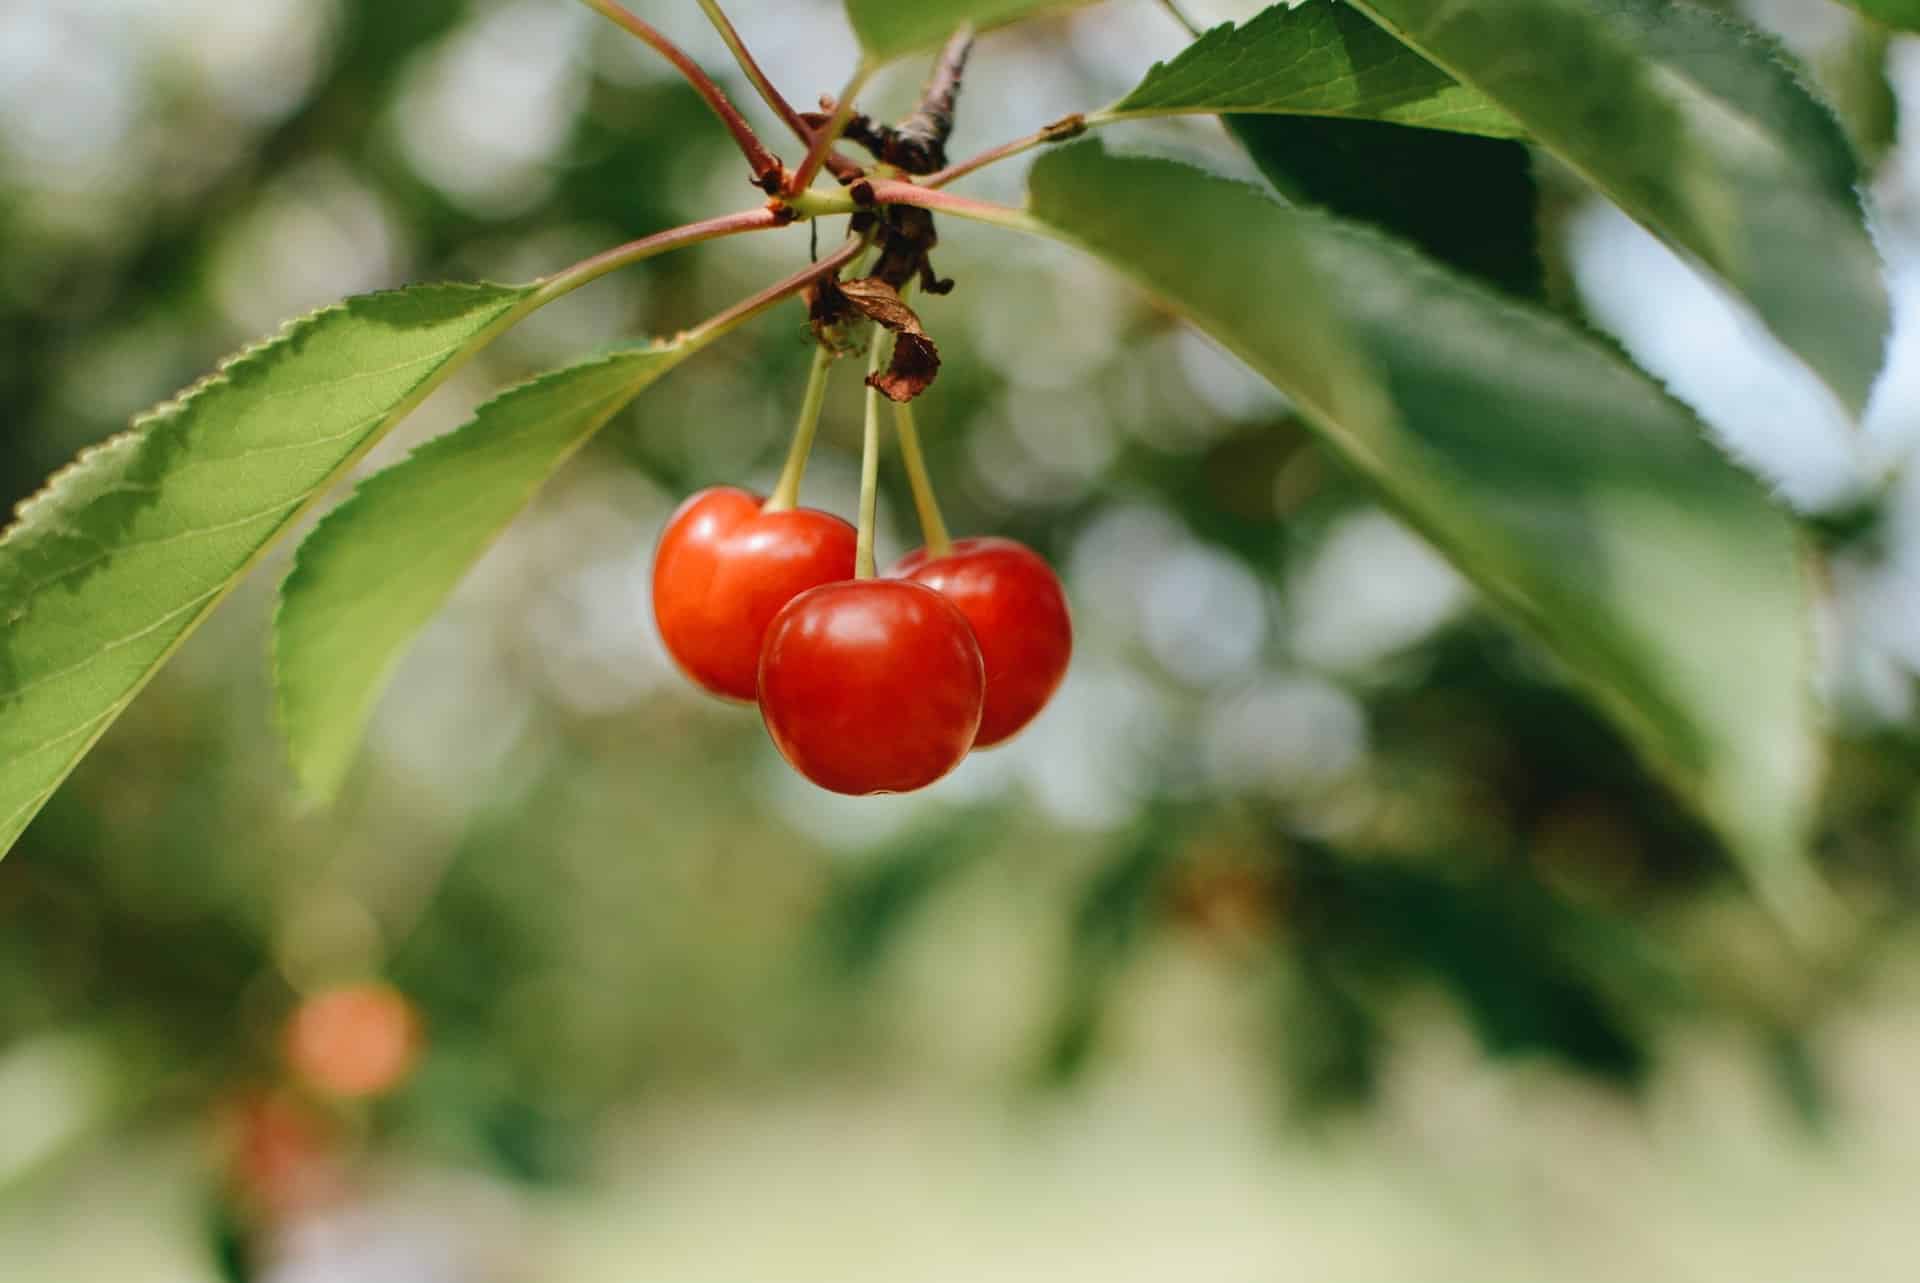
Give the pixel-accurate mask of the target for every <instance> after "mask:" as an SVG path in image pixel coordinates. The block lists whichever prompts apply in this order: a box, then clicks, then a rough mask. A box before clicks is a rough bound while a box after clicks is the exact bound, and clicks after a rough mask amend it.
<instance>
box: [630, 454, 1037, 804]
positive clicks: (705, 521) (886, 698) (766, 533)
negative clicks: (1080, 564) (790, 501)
mask: <svg viewBox="0 0 1920 1283" xmlns="http://www.w3.org/2000/svg"><path fill="white" fill-rule="evenodd" d="M856 541H857V535H856V533H855V531H854V528H853V527H852V526H851V525H849V524H847V523H846V522H845V521H842V520H841V519H840V518H838V517H836V516H833V515H832V514H831V513H825V512H820V511H818V510H815V509H810V508H789V509H784V510H778V511H768V510H766V508H765V506H764V502H763V501H762V499H761V498H760V497H759V496H758V495H754V494H750V493H748V492H747V491H745V490H740V489H736V488H734V487H731V486H720V487H715V488H713V489H710V490H703V491H701V492H700V493H699V494H696V495H694V496H693V497H692V498H690V499H688V500H687V501H686V502H685V503H683V504H682V505H681V506H680V509H679V511H677V512H675V513H674V515H673V518H672V519H671V520H670V521H668V523H667V528H666V531H665V532H664V533H663V534H662V535H661V537H660V548H659V552H658V553H657V554H656V556H655V558H654V566H653V610H654V616H655V618H656V619H657V620H658V621H659V625H660V637H661V640H662V641H663V642H664V643H665V644H666V648H667V652H668V653H669V654H670V655H672V656H673V659H674V662H675V663H677V664H678V665H679V666H680V668H681V670H682V671H683V672H685V673H686V674H687V676H688V677H690V678H691V679H692V680H693V681H694V682H696V683H698V684H699V685H700V686H702V687H704V688H705V689H706V690H708V691H711V692H712V693H713V694H716V695H721V696H726V697H729V698H733V699H743V700H753V699H757V700H758V701H759V704H760V712H761V716H762V717H763V718H764V719H765V720H766V724H767V731H768V733H769V734H771V735H772V736H773V742H774V744H775V745H776V746H777V747H778V748H779V750H780V752H781V754H782V756H784V757H785V758H786V759H787V761H788V762H789V763H791V764H792V766H793V767H794V769H795V770H797V771H799V772H800V773H801V774H802V775H804V776H806V777H807V778H808V779H810V780H812V781H813V782H814V783H815V784H818V785H819V786H820V787H822V788H825V789H831V790H832V791H833V792H835V793H853V794H867V793H905V792H908V791H910V790H913V789H917V788H923V787H925V786H926V785H928V784H931V783H933V782H934V781H935V780H937V779H939V778H940V777H941V776H943V775H945V774H946V773H947V772H949V771H951V770H952V769H953V768H954V767H956V766H958V765H959V764H960V760H961V759H962V758H964V757H965V756H966V755H967V753H968V751H969V750H971V749H975V748H987V747H990V746H992V745H994V744H999V743H1002V742H1003V741H1005V740H1007V739H1008V738H1010V737H1011V736H1013V735H1014V734H1015V733H1016V732H1018V731H1019V730H1020V729H1021V728H1022V727H1024V726H1025V725H1026V724H1027V723H1028V722H1030V721H1032V720H1033V719H1034V717H1035V716H1036V715H1037V714H1038V713H1039V712H1040V710H1041V708H1042V707H1044V706H1045V705H1046V703H1047V701H1048V700H1049V699H1050V698H1052V696H1053V692H1054V691H1055V690H1056V689H1058V687H1059V685H1060V681H1061V679H1062V678H1063V677H1064V676H1065V675H1066V671H1067V659H1068V657H1069V655H1070V654H1071V652H1072V649H1073V628H1072V624H1071V622H1070V621H1069V619H1068V615H1067V603H1066V597H1065V594H1064V593H1062V592H1061V589H1060V581H1059V578H1058V577H1057V576H1055V574H1054V573H1053V570H1052V568H1051V567H1049V566H1048V565H1047V563H1046V562H1045V561H1043V560H1042V559H1041V558H1040V557H1039V556H1038V555H1037V554H1036V553H1034V552H1033V551H1032V550H1031V549H1029V548H1027V547H1025V546H1024V545H1021V544H1018V543H1015V542H1014V541H1013V540H1011V539H992V538H989V539H959V540H955V541H954V543H953V546H952V547H951V549H949V550H948V551H947V552H945V553H944V554H942V555H940V556H933V555H930V554H929V552H928V551H927V550H926V549H921V550H919V551H917V552H914V553H911V554H909V555H908V556H907V557H905V558H903V559H902V560H901V561H900V563H899V564H898V565H896V566H895V567H894V568H893V569H892V570H891V571H890V572H889V573H888V574H887V575H886V576H884V577H880V578H871V579H856V578H854V577H853V575H854V551H855V544H856Z"/></svg>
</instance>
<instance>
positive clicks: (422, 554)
mask: <svg viewBox="0 0 1920 1283" xmlns="http://www.w3.org/2000/svg"><path fill="white" fill-rule="evenodd" d="M699 346H700V345H699V344H698V343H690V342H681V343H679V344H662V345H659V346H655V347H647V348H637V349H634V350H632V351H625V352H618V353H614V354H612V355H609V356H605V357H602V358H600V359H598V360H594V361H588V362H586V363H584V364H581V365H575V366H571V367H569V368H567V369H564V370H558V371H555V372H554V373H551V374H548V375H545V376H543V377H541V378H538V379H535V380H533V381H532V382H530V383H525V384H522V385H521V386H519V387H517V388H514V389H512V390H511V391H509V392H506V393H504V394H502V395H501V396H499V397H497V398H496V399H494V400H492V401H490V402H488V403H487V404H486V405H484V406H482V407H480V409H479V411H478V412H477V413H476V414H475V416H474V417H473V419H471V420H470V421H469V422H468V423H467V424H466V425H465V426H464V427H462V428H460V429H458V430H457V431H454V432H450V433H448V434H447V435H446V436H443V437H437V438H435V439H434V440H432V441H430V442H428V443H427V444H426V445H424V446H422V447H421V448H420V449H418V450H416V451H414V452H413V454H411V455H410V456H408V457H407V458H406V459H405V460H403V461H402V462H400V463H397V464H395V465H394V466H393V467H391V468H388V469H386V470H385V471H383V472H380V473H376V474H375V475H374V476H372V477H370V478H368V479H367V480H366V481H364V482H362V483H361V485H360V487H359V488H358V489H357V490H355V491H354V493H353V495H352V496H351V497H350V498H348V499H347V500H346V502H344V503H342V504H341V505H340V506H339V507H338V508H336V509H334V510H333V511H332V512H330V513H328V514H327V516H326V518H325V519H324V520H322V521H321V523H320V524H319V525H318V526H316V527H315V528H314V531H313V533H312V534H311V535H309V536H308V537H307V540H306V542H305V543H303V544H301V546H300V552H299V554H298V557H297V558H296V560H295V563H294V567H293V570H292V571H291V572H290V573H289V574H288V575H287V580H286V583H285V585H284V586H283V587H282V589H281V597H280V609H279V612H278V614H277V615H276V616H275V619H274V675H275V684H276V686H277V688H278V696H279V704H280V717H281V725H282V728H283V729H284V730H285V732H286V736H287V744H288V750H289V752H290V754H291V756H292V760H293V765H294V772H295V774H296V775H297V776H298V777H299V779H300V782H301V785H302V787H303V788H304V789H305V790H306V792H307V793H308V794H309V795H310V796H312V797H314V798H316V799H322V800H324V799H327V798H331V797H332V796H333V795H334V794H335V793H337V792H338V791H339V787H340V784H341V782H342V780H344V778H345V777H346V773H347V769H348V767H349V766H350V765H351V763H352V760H353V754H354V750H355V748H356V747H357V745H358V744H359V740H360V735H361V732H362V730H363V729H364V728H365V726H366V722H367V718H368V716H369V715H370V714H371V713H372V711H373V705H374V702H375V700H376V699H378V697H379V694H380V690H381V688H382V686H383V685H384V684H385V683H386V680H387V678H388V676H389V675H390V674H391V672H392V671H393V668H394V666H395V664H397V663H398V662H399V659H400V656H401V653H402V652H403V651H404V650H405V648H406V645H407V643H408V642H410V641H411V640H412V639H413V637H414V635H415V634H417V633H418V632H419V631H420V629H421V628H422V627H424V626H425V624H426V622H427V621H428V620H429V619H430V618H432V616H433V614H434V612H435V611H437V610H438V609H439V608H440V606H441V605H442V603H444V602H445V601H446V599H447V597H448V595H449V594H451V593H452V592H453V590H454V587H455V586H456V585H457V584H458V583H459V582H460V580H461V578H462V577H463V576H464V575H465V574H466V573H467V571H468V569H469V568H471V567H472V565H473V563H474V562H476V561H478V560H479V558H480V555H481V554H482V553H484V552H485V551H486V550H487V547H488V546H489V545H490V544H491V543H492V542H493V540H494V538H495V537H496V536H497V535H499V534H500V532H501V531H502V530H504V529H505V528H506V526H507V524H508V523H509V522H511V521H512V520H513V518H514V517H515V515H517V514H518V513H519V512H520V510H521V509H522V508H524V507H526V505H527V503H528V502H529V501H530V500H532V498H533V496H534V494H535V492H536V491H538V490H539V488H540V487H541V485H542V484H543V483H545V481H546V480H547V479H548V478H549V477H550V476H552V475H553V473H554V472H555V471H556V470H557V469H558V468H559V467H560V465H561V464H563V463H565V462H566V461H567V460H568V459H569V458H571V457H572V456H573V454H574V452H575V451H576V450H578V449H579V448H580V447H581V446H582V445H584V444H586V442H587V440H588V439H589V438H590V437H592V436H593V434H594V433H595V432H597V431H599V430H600V428H602V427H603V426H605V424H606V423H607V421H608V420H610V419H612V418H613V416H614V415H616V414H618V413H619V412H620V411H621V409H623V408H624V407H625V406H626V405H627V404H628V403H629V402H630V401H632V400H633V398H634V397H636V396H638V395H639V394H640V393H641V392H642V391H643V390H645V388H646V387H647V386H648V385H649V384H651V383H652V382H653V381H654V380H656V379H658V378H659V377H660V376H661V375H663V374H665V373H666V372H667V371H668V370H671V369H672V368H673V367H674V366H676V365H678V364H679V363H680V362H681V361H683V360H685V359H686V358H687V357H688V356H690V355H692V354H693V352H694V351H696V350H698V347H699Z"/></svg>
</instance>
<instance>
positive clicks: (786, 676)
mask: <svg viewBox="0 0 1920 1283" xmlns="http://www.w3.org/2000/svg"><path fill="white" fill-rule="evenodd" d="M985 697H986V666H985V663H984V662H983V661H982V659H981V656H980V645H979V643H978V642H977V641H976V640H975V639H974V635H973V629H972V627H971V626H970V625H969V624H968V623H967V621H966V617H965V616H963V615H962V614H961V613H960V610H959V608H958V607H957V606H955V605H954V604H953V603H952V602H951V601H949V600H947V598H945V597H943V596H941V595H940V594H939V593H938V592H936V591H934V590H933V589H932V588H929V587H927V586H926V585H924V584H919V583H915V582H914V581H912V580H910V579H855V580H848V581H846V582H844V583H835V584H827V585H824V586H822V587H819V588H814V589H810V590H809V591H807V592H804V593H801V594H800V595H799V596H797V597H795V598H794V599H793V600H792V601H790V602H788V603H787V604H786V606H785V608H784V609H782V610H781V611H780V613H779V615H778V616H776V617H775V619H774V621H773V624H772V625H771V626H770V627H769V628H768V629H767V636H766V645H765V649H764V650H763V651H762V653H761V657H760V714H761V716H762V717H763V718H764V719H765V720H766V724H767V732H768V734H770V735H771V736H772V737H773V742H774V745H775V747H777V748H778V749H779V750H780V753H781V755H782V756H783V757H785V758H786V759H787V761H788V763H789V764H791V765H792V766H793V768H794V769H795V770H797V771H799V772H800V773H801V774H802V775H804V776H806V777H807V778H808V779H809V780H811V781H813V782H814V783H815V784H817V785H819V786H820V787H821V788H823V789H828V790H830V791H832V792H835V793H849V794H871V793H906V792H910V791H912V790H914V789H918V788H924V787H926V786H927V785H929V784H931V783H933V782H934V781H935V780H937V779H939V778H940V777H941V776H943V775H945V774H947V773H948V772H949V771H951V770H953V768H954V767H956V766H958V765H959V764H960V761H961V759H962V758H964V757H966V755H967V752H968V750H970V749H971V748H972V747H973V744H974V736H975V734H976V733H977V731H978V730H979V727H980V713H981V708H982V706H983V703H984V701H985Z"/></svg>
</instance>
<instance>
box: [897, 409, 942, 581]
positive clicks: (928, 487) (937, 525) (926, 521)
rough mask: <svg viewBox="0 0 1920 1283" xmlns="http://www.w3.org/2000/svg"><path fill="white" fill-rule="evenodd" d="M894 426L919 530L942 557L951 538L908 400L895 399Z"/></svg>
mask: <svg viewBox="0 0 1920 1283" xmlns="http://www.w3.org/2000/svg"><path fill="white" fill-rule="evenodd" d="M893 426H894V429H895V431H897V432H898V433H899V434H900V459H901V462H903V463H905V464H906V466H907V484H908V485H909V486H911V487H912V488H913V506H914V508H915V509H916V510H918V512H919V513H920V534H921V536H922V537H923V538H924V539H925V540H926V541H927V551H928V552H929V553H930V554H932V555H933V556H935V557H944V556H946V555H947V554H948V553H950V552H952V551H953V539H952V538H951V537H950V536H949V535H948V534H947V523H946V519H945V518H943V517H942V516H941V515H940V500H939V499H938V498H936V497H935V496H934V493H933V478H932V477H931V476H930V475H929V474H928V472H927V458H926V455H924V454H923V453H921V450H920V429H919V428H918V427H916V426H915V425H914V422H913V405H912V403H911V402H908V401H897V402H895V403H894V407H893Z"/></svg>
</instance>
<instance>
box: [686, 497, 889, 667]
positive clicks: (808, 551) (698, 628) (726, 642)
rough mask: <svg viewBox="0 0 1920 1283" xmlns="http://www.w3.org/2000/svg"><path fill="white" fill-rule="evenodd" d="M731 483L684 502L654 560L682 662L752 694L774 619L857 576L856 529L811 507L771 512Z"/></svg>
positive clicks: (758, 499) (829, 514) (762, 501)
mask: <svg viewBox="0 0 1920 1283" xmlns="http://www.w3.org/2000/svg"><path fill="white" fill-rule="evenodd" d="M763 504H764V500H763V499H762V498H761V497H760V496H759V495H756V494H753V493H751V492H749V491H746V490H741V489H739V488H737V487H733V486H715V487H713V488H711V489H707V490H702V491H700V492H699V493H698V494H695V495H693V496H691V497H690V498H688V499H687V501H686V502H685V503H682V504H681V505H680V507H679V509H678V510H677V511H675V513H674V514H673V516H672V517H671V518H670V519H669V520H668V522H667V526H666V529H665V531H664V532H663V533H662V534H661V536H660V543H659V547H658V550H657V551H656V552H655V554H654V562H653V614H654V619H655V620H656V621H657V623H658V624H659V627H660V640H661V641H662V643H664V644H665V646H666V649H667V653H668V654H669V655H671V656H672V657H673V661H674V663H676V664H678V665H679V666H680V669H681V671H682V672H684V673H685V674H686V675H687V676H688V677H689V678H690V679H691V680H693V681H694V682H695V683H696V684H698V685H699V686H701V687H702V688H703V689H705V690H707V691H709V692H710V693H712V694H715V695H720V696H724V697H726V698H728V699H737V700H752V699H753V698H754V695H755V688H756V685H757V682H758V675H759V669H760V648H761V640H762V638H763V637H765V635H766V632H767V626H768V624H770V623H771V622H772V621H773V617H774V616H775V615H776V614H778V613H779V611H780V608H781V607H782V606H785V605H786V604H787V603H788V602H789V601H791V600H792V599H793V598H794V597H795V596H797V595H798V594H800V593H803V592H805V591H806V590H807V589H809V588H814V587H817V586H819V585H821V584H826V583H832V582H834V581H836V580H843V579H850V578H852V577H853V557H854V544H855V541H856V535H855V532H854V528H853V527H852V526H850V525H848V524H847V523H846V522H845V521H843V520H841V519H840V518H839V517H836V516H834V515H833V514H831V513H826V512H820V511H817V510H815V509H811V508H788V509H784V510H780V511H773V512H768V511H766V510H765V509H764V507H763Z"/></svg>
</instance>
